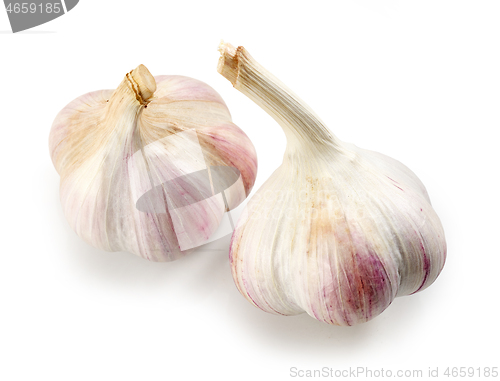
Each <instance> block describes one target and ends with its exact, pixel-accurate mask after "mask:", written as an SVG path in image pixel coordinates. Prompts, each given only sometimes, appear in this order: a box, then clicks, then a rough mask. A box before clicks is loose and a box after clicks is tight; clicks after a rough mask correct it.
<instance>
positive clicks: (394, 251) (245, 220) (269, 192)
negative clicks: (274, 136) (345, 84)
mask: <svg viewBox="0 0 500 381" xmlns="http://www.w3.org/2000/svg"><path fill="white" fill-rule="evenodd" d="M219 50H220V52H221V58H220V60H219V66H218V71H219V73H221V74H222V75H223V76H224V77H225V78H227V79H228V80H229V81H231V83H232V84H233V86H234V87H235V88H236V89H237V90H239V91H241V92H242V93H243V94H245V95H246V96H248V97H249V98H250V99H252V100H253V101H254V102H255V103H257V105H259V106H260V107H262V108H263V109H264V110H265V111H266V112H267V113H269V114H270V115H271V116H272V117H273V118H274V119H275V120H276V121H277V122H278V123H279V124H280V125H281V127H282V128H283V130H284V132H285V135H286V138H287V147H286V151H285V155H284V158H283V163H282V165H281V166H280V167H279V168H278V169H277V170H276V171H275V172H274V173H273V174H272V176H271V177H270V178H269V179H268V180H267V181H266V183H265V184H264V185H263V186H262V187H261V188H260V189H259V190H258V191H257V193H256V194H255V196H253V197H252V198H251V199H250V200H249V202H248V204H247V205H246V211H245V212H244V213H243V215H242V217H241V218H240V220H239V221H238V223H237V226H236V230H235V231H234V233H233V237H232V241H231V247H230V261H231V269H232V274H233V278H234V281H235V283H236V286H237V287H238V289H239V291H240V292H241V293H242V294H243V295H244V296H245V297H246V298H247V299H248V300H249V301H250V302H251V303H253V304H254V305H255V306H257V307H259V308H261V309H262V310H264V311H266V312H270V313H274V314H282V315H296V314H299V313H302V312H304V311H305V312H307V313H308V314H309V315H311V316H312V317H314V318H316V319H318V320H320V321H323V322H326V323H329V324H336V325H354V324H357V323H362V322H366V321H368V320H370V319H372V318H373V317H375V316H377V315H378V314H380V313H381V312H382V311H384V309H385V308H387V307H388V306H389V304H391V302H392V301H393V299H394V298H395V297H396V296H402V295H409V294H413V293H415V292H418V291H421V290H423V289H425V288H426V287H428V286H429V285H430V284H432V283H433V282H434V280H435V279H436V277H437V276H438V275H439V273H440V271H441V269H442V268H443V265H444V262H445V257H446V243H445V238H444V232H443V228H442V226H441V223H440V221H439V218H438V216H437V215H436V213H435V212H434V210H433V209H432V207H431V204H430V201H429V197H428V195H427V192H426V190H425V188H424V186H423V184H422V183H421V182H420V180H419V179H418V178H417V177H416V176H415V174H413V173H412V172H411V171H410V170H409V169H408V168H407V167H405V166H404V165H403V164H401V163H400V162H398V161H396V160H394V159H391V158H389V157H387V156H384V155H382V154H380V153H376V152H372V151H368V150H364V149H360V148H358V147H356V146H354V145H351V144H347V143H344V142H341V141H340V140H339V139H338V138H337V137H335V136H334V135H333V134H332V133H331V132H330V131H329V130H328V128H327V127H326V126H325V125H324V124H323V122H322V121H321V120H320V119H319V118H318V117H317V116H316V115H315V113H314V112H313V111H312V110H311V109H310V108H309V107H308V106H307V105H306V104H304V102H303V101H301V100H300V99H299V98H298V97H297V96H296V95H294V94H293V93H292V92H291V91H290V90H289V89H287V88H286V87H285V86H284V85H283V84H282V83H281V82H280V81H279V80H277V79H276V78H275V77H274V76H272V75H271V74H270V73H269V72H267V71H266V70H265V69H264V68H263V67H262V66H260V65H259V64H258V63H257V62H256V61H255V60H254V59H253V58H252V57H251V56H250V55H249V54H248V52H247V51H246V50H245V49H244V48H243V47H241V46H240V47H239V48H238V49H235V48H234V47H232V46H231V45H229V44H221V46H220V49H219Z"/></svg>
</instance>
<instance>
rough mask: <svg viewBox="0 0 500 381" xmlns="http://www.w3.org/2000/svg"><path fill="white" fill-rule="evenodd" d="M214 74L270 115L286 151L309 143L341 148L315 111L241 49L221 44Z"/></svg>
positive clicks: (315, 145) (317, 145)
mask: <svg viewBox="0 0 500 381" xmlns="http://www.w3.org/2000/svg"><path fill="white" fill-rule="evenodd" d="M219 52H220V53H221V57H220V59H219V64H218V67H217V70H218V72H219V73H220V74H222V76H223V77H225V78H226V79H227V80H229V81H230V82H231V83H232V84H233V86H234V87H235V88H236V89H237V90H239V91H241V92H242V93H243V94H245V95H246V96H247V97H249V98H250V99H252V100H253V101H254V102H255V103H256V104H257V105H258V106H260V107H261V108H262V109H264V110H265V111H266V112H267V113H269V114H270V115H271V116H272V117H273V118H274V119H275V120H276V121H277V122H278V123H279V124H280V126H281V127H282V128H283V130H284V132H285V134H286V137H287V140H288V143H289V144H288V146H289V147H288V148H291V147H293V146H296V145H300V146H303V145H304V144H307V143H312V144H313V146H314V147H315V149H318V147H319V146H321V145H327V146H328V147H330V148H329V149H330V150H331V148H332V147H333V148H337V149H341V148H340V144H339V141H338V139H337V138H336V137H335V136H334V135H333V134H332V133H331V132H330V131H329V130H328V128H327V127H326V126H325V124H324V123H323V122H322V121H321V119H320V118H319V117H318V116H317V115H316V114H315V113H314V111H313V110H312V109H311V108H310V107H309V106H308V105H307V104H306V103H305V102H304V101H303V100H302V99H300V98H299V97H298V96H297V95H295V94H294V93H293V92H292V91H291V90H290V89H289V88H287V87H286V86H285V85H284V84H283V83H282V82H281V81H280V80H279V79H277V78H276V77H275V76H273V75H272V74H271V73H269V72H268V71H267V70H266V69H265V68H263V67H262V66H261V65H260V64H259V63H258V62H256V61H255V60H254V59H253V58H252V56H251V55H250V54H249V53H248V52H247V50H246V49H245V48H244V47H243V46H240V47H238V48H237V49H235V48H234V47H233V46H232V45H231V44H228V43H221V44H220V46H219Z"/></svg>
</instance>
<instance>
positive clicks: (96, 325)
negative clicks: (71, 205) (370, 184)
mask: <svg viewBox="0 0 500 381" xmlns="http://www.w3.org/2000/svg"><path fill="white" fill-rule="evenodd" d="M0 31H2V32H1V33H0V48H1V53H0V54H1V59H0V70H1V76H0V115H1V119H0V120H1V123H0V131H1V136H2V142H3V144H2V145H3V148H2V150H1V151H0V155H1V156H0V159H1V170H2V177H3V180H2V181H1V183H2V186H1V188H0V195H1V201H2V208H1V216H2V227H1V231H2V238H1V245H2V246H1V248H2V250H1V257H0V351H1V354H0V379H1V380H6V381H11V380H39V379H47V380H184V379H189V380H191V379H193V380H194V379H206V378H209V377H212V378H215V377H216V378H217V379H220V380H256V379H258V378H259V379H265V380H287V379H290V378H291V377H290V376H291V372H290V368H291V367H296V368H297V369H301V370H306V369H320V368H322V367H328V368H333V369H335V370H342V369H348V368H349V367H369V368H371V369H373V370H375V369H378V370H380V369H382V368H384V369H390V370H392V371H393V372H395V371H396V370H398V369H402V370H414V369H417V370H418V369H420V370H423V372H424V375H426V374H427V372H428V369H429V367H431V368H432V369H435V368H436V367H439V371H440V374H442V373H443V372H444V370H445V369H446V367H453V366H455V367H461V366H464V367H476V368H477V367H494V366H500V361H499V358H500V356H499V352H500V350H499V338H500V337H499V315H498V310H499V309H498V304H499V299H500V298H499V290H500V287H499V272H498V271H499V265H500V259H499V254H500V249H499V244H498V231H499V227H500V224H499V222H498V214H499V211H500V210H499V180H498V177H499V171H498V167H499V162H500V161H499V154H498V144H499V141H498V130H499V126H500V48H499V46H500V2H498V1H486V0H483V1H468V2H467V1H457V0H454V1H436V0H433V1H418V2H417V1H411V2H410V1H396V0H393V1H390V0H388V1H372V0H365V1H360V0H358V1H313V0H309V1H300V2H297V1H290V0H289V1H286V2H285V1H271V0H265V1H260V0H253V1H245V2H242V1H235V0H232V1H218V0H213V1H159V0H158V1H151V0H150V1H147V0H141V1H139V0H137V1H123V0H122V1H118V0H114V1H111V0H107V1H97V0H81V1H80V3H79V4H78V5H77V6H76V7H75V8H74V9H73V10H72V11H70V12H69V13H68V14H67V15H65V16H63V17H61V18H58V19H56V20H54V21H52V22H50V23H47V24H45V25H41V26H38V27H36V28H33V29H31V30H29V31H26V32H23V33H19V34H14V35H13V34H11V32H10V26H9V23H8V19H7V15H6V13H5V12H4V11H3V9H1V11H0ZM221 39H224V40H225V41H228V42H230V43H232V44H233V45H244V46H245V47H246V48H247V49H248V50H249V51H250V52H251V54H252V55H253V56H254V57H255V58H256V59H257V60H258V61H260V63H261V64H263V65H264V66H265V67H267V69H269V70H270V71H271V72H273V73H274V74H275V75H276V76H278V77H279V78H280V79H281V80H282V81H283V82H285V83H286V84H287V85H288V86H289V87H290V88H292V89H293V90H294V91H295V92H296V93H297V94H299V95H300V96H301V98H303V99H304V100H306V101H307V102H308V103H309V105H310V106H312V108H313V109H315V110H316V112H317V113H318V114H319V115H320V116H321V117H322V118H323V120H324V121H325V122H326V124H327V125H329V126H330V128H331V129H332V131H333V132H334V134H336V135H337V136H338V137H339V138H341V139H342V140H345V141H348V142H353V143H355V144H356V145H358V146H360V147H363V148H369V149H372V150H376V151H380V152H382V153H384V154H387V155H389V156H392V157H394V158H397V159H398V160H400V161H402V162H403V163H405V164H406V165H407V166H409V167H410V168H411V169H413V170H414V172H415V173H416V174H417V175H418V176H419V177H420V179H421V180H422V181H423V183H424V184H425V185H426V186H427V189H428V192H429V194H430V196H431V200H432V202H433V205H434V207H435V209H436V211H437V213H438V215H439V216H440V218H441V220H442V223H443V225H444V228H445V231H446V234H447V242H448V259H447V263H446V265H445V268H444V270H443V272H442V274H441V275H440V277H439V278H438V280H437V281H436V282H435V283H434V284H433V285H432V286H431V287H430V288H429V289H427V290H426V291H424V292H422V293H419V294H416V295H413V296H410V297H404V298H399V299H396V300H395V301H394V303H393V304H392V305H391V306H390V307H389V308H388V309H387V310H386V311H385V312H384V313H383V314H382V315H380V316H379V317H377V318H375V319H374V320H372V321H371V322H369V323H366V324H362V325H359V326H354V327H335V326H329V325H326V324H324V323H320V322H318V321H316V320H314V319H312V318H310V317H309V316H308V315H306V314H303V315H299V316H294V317H282V316H274V315H270V314H266V313H264V312H262V311H261V310H259V309H257V308H255V307H253V306H252V305H251V304H250V303H248V302H247V301H246V300H245V299H244V298H243V297H242V296H241V295H240V294H239V293H238V291H237V290H236V288H235V286H234V284H233V281H232V278H231V274H230V271H229V264H228V259H227V246H224V245H222V247H221V250H220V251H217V252H196V253H194V254H192V255H189V256H187V257H185V258H183V259H181V260H178V261H176V262H172V263H150V262H147V261H146V260H143V259H140V258H139V257H136V256H134V255H132V254H129V253H107V252H103V251H101V250H98V249H95V248H93V247H90V246H89V245H87V244H85V243H84V242H83V241H82V240H81V239H80V238H79V237H78V236H76V234H75V233H74V232H73V231H72V230H71V229H70V228H69V226H68V224H67V223H66V221H65V218H64V216H63V213H62V209H61V206H60V203H59V191H58V185H59V177H58V175H57V173H56V171H55V170H54V168H53V166H52V163H51V161H50V158H49V152H48V135H49V130H50V127H51V124H52V120H53V119H54V117H55V115H56V114H57V113H58V111H59V110H60V109H61V108H62V107H64V106H65V105H66V104H67V103H68V102H69V101H71V100H72V99H74V98H75V97H77V96H79V95H82V94H83V93H86V92H89V91H93V90H98V89H104V88H114V87H116V86H117V85H118V84H119V83H120V81H121V80H122V78H123V76H124V75H125V73H127V72H128V71H130V70H131V69H133V68H134V67H136V66H137V65H138V64H141V63H142V64H145V65H146V66H147V67H148V68H149V69H150V71H151V72H152V73H153V74H154V75H159V74H181V75H187V76H191V77H194V78H197V79H200V80H203V81H204V82H207V83H208V84H210V85H211V86H212V87H214V88H215V89H216V90H217V91H218V92H219V93H220V94H221V95H222V97H223V98H224V99H225V101H226V102H227V104H228V106H229V109H230V110H231V113H232V115H233V120H234V121H235V123H236V124H238V125H239V126H240V127H241V128H242V129H243V130H244V131H245V132H246V133H247V134H248V135H249V137H250V138H251V139H252V141H253V143H254V144H255V146H256V149H257V152H258V157H259V173H258V177H257V184H256V187H255V188H254V190H255V189H257V188H258V187H259V186H260V185H261V184H262V183H263V182H264V180H265V179H266V178H267V177H268V176H269V175H270V174H271V173H272V171H273V170H274V169H276V168H277V167H278V166H279V165H280V163H281V159H282V155H283V151H284V148H285V139H284V135H283V133H282V132H281V130H280V127H279V126H278V125H277V124H276V123H275V122H274V121H273V120H272V119H271V118H270V117H269V116H267V115H266V114H265V113H264V112H263V111H262V110H260V109H259V108H258V107H257V106H256V105H254V104H253V103H252V102H251V101H250V100H248V99H247V98H245V97H244V96H243V95H242V94H240V93H238V92H237V91H236V90H234V89H233V88H232V86H231V85H230V84H229V82H228V81H226V80H225V79H224V78H223V77H222V76H220V75H219V74H218V73H217V71H216V64H217V60H218V57H219V53H218V52H217V46H218V44H219V41H220V40H221ZM226 245H227V243H226ZM476 374H477V373H476ZM297 378H298V377H297ZM297 378H295V379H297ZM441 378H442V379H447V378H446V377H441Z"/></svg>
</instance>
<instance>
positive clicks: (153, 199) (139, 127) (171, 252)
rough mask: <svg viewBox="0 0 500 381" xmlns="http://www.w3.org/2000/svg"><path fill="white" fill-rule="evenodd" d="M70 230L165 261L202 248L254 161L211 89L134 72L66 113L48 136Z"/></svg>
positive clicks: (242, 190)
mask: <svg viewBox="0 0 500 381" xmlns="http://www.w3.org/2000/svg"><path fill="white" fill-rule="evenodd" d="M49 148H50V155H51V158H52V162H53V163H54V166H55V168H56V170H57V172H58V173H59V174H60V176H61V183H60V197H61V202H62V207H63V211H64V214H65V216H66V218H67V220H68V222H69V224H70V225H71V227H72V228H73V230H74V231H75V232H76V233H77V234H78V235H79V236H80V237H82V238H83V239H84V240H85V241H87V242H88V243H90V244H91V245H93V246H95V247H98V248H101V249H104V250H107V251H129V252H132V253H134V254H137V255H139V256H141V257H143V258H146V259H148V260H151V261H171V260H174V259H177V258H179V257H181V256H183V255H185V254H186V253H188V252H190V251H192V249H193V248H195V247H197V246H199V245H202V244H203V243H204V242H206V240H207V239H208V238H209V237H210V236H211V234H212V233H213V232H214V231H215V230H216V229H217V227H218V226H219V223H220V222H221V219H222V216H223V214H224V213H225V212H226V211H227V210H230V209H232V208H234V207H236V206H237V205H239V204H240V203H241V202H242V201H243V200H244V199H245V198H246V197H247V195H248V194H249V192H250V190H251V189H252V186H253V184H254V182H255V177H256V171H257V157H256V153H255V149H254V147H253V145H252V143H251V142H250V140H249V139H248V137H247V136H246V135H245V133H244V132H243V131H242V130H241V129H239V128H238V127H237V126H236V125H235V124H233V123H232V121H231V116H230V114H229V111H228V109H227V106H226V104H225V103H224V101H223V100H222V98H221V97H220V96H219V94H217V93H216V92H215V91H214V90H213V89H212V88H211V87H210V86H208V85H207V84H205V83H203V82H200V81H198V80H196V79H193V78H188V77H183V76H174V75H170V76H157V77H153V76H152V75H151V73H150V72H149V71H148V69H146V67H145V66H143V65H140V66H138V67H137V68H136V69H134V70H132V71H131V72H130V73H128V74H127V75H126V76H125V78H124V79H123V81H122V82H121V83H120V85H119V86H118V88H117V89H116V90H114V91H113V90H101V91H95V92H91V93H88V94H85V95H83V96H81V97H79V98H77V99H75V100H74V101H72V102H71V103H69V104H68V105H67V106H66V107H65V108H63V109H62V110H61V111H60V112H59V114H58V115H57V117H56V118H55V120H54V123H53V125H52V129H51V132H50V137H49Z"/></svg>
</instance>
